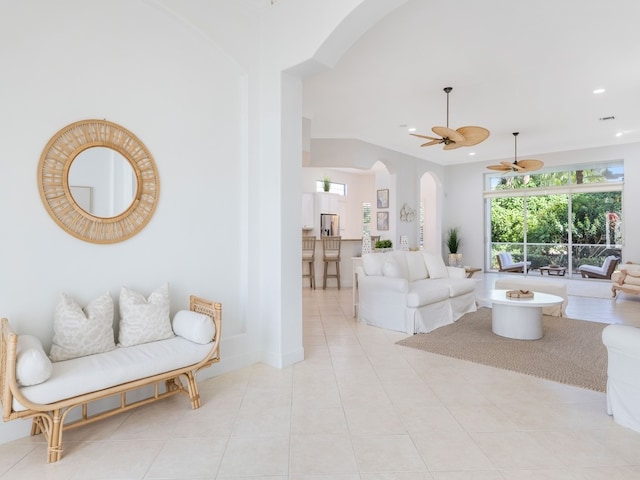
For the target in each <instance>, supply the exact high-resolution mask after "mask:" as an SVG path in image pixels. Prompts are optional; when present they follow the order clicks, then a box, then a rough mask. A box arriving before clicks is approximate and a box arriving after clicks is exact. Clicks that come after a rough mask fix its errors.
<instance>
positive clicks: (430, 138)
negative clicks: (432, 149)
mask: <svg viewBox="0 0 640 480" xmlns="http://www.w3.org/2000/svg"><path fill="white" fill-rule="evenodd" d="M409 135H413V136H414V137H419V138H426V139H427V140H441V139H440V138H435V137H428V136H427V135H419V134H417V133H410V134H409Z"/></svg>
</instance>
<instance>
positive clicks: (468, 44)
mask: <svg viewBox="0 0 640 480" xmlns="http://www.w3.org/2000/svg"><path fill="white" fill-rule="evenodd" d="M448 86H451V87H453V91H452V92H451V94H450V114H449V126H450V127H452V128H454V129H455V128H458V127H462V126H467V125H479V126H483V127H486V128H487V129H489V130H490V131H491V135H490V137H489V138H488V139H487V140H486V141H484V142H483V143H480V144H479V145H477V146H474V147H465V148H459V149H456V150H451V151H443V150H442V146H440V145H437V146H431V147H424V148H421V147H420V144H421V143H423V141H421V139H419V138H416V137H412V136H410V135H409V133H408V130H407V129H408V128H409V127H415V128H416V133H421V134H427V135H430V134H431V127H433V126H438V125H440V126H445V125H446V94H445V93H444V92H443V88H444V87H448ZM601 88H603V89H605V91H604V92H603V93H599V94H595V93H593V91H594V90H596V89H601ZM303 90H304V102H303V103H304V115H305V116H306V117H307V118H309V119H310V120H311V137H312V138H357V139H360V140H363V141H366V142H370V143H373V144H376V145H380V146H383V147H386V148H389V149H392V150H396V151H399V152H403V153H405V154H408V155H413V156H415V157H419V158H423V159H427V160H430V161H433V162H436V163H440V164H445V165H447V164H456V163H465V162H475V161H485V162H486V161H489V160H493V159H503V158H509V157H512V156H513V153H514V140H513V135H512V132H515V131H518V132H520V135H519V137H518V158H521V159H522V158H527V157H532V156H534V155H535V154H542V153H548V152H556V151H565V150H574V149H581V148H589V147H596V146H604V145H616V144H620V143H631V142H640V2H639V1H638V0H608V1H607V2H602V1H600V0H562V1H560V0H536V1H524V0H482V1H478V0H447V1H446V2H442V1H441V2H437V1H433V0H410V1H409V2H407V4H405V5H404V6H402V7H400V8H399V9H397V10H396V11H394V12H393V13H392V14H391V15H389V16H387V17H386V18H384V19H383V20H382V21H381V22H380V23H378V24H377V25H376V26H374V27H373V28H372V29H371V30H370V31H369V32H367V33H366V34H365V35H364V36H363V37H361V38H360V39H359V41H358V42H357V43H356V44H355V45H354V46H353V47H352V48H351V49H350V50H349V51H348V52H347V53H346V54H345V55H344V56H343V57H342V58H341V60H340V61H339V62H338V64H337V65H336V66H335V67H334V68H332V69H331V70H328V71H325V72H322V73H319V74H316V75H314V76H312V77H309V78H307V79H305V81H304V89H303ZM605 117H615V118H613V119H609V120H600V119H601V118H605ZM617 135H618V136H617ZM425 141H426V140H425ZM471 153H475V155H473V156H471V155H470V154H471ZM533 158H535V157H533ZM639 161H640V160H639Z"/></svg>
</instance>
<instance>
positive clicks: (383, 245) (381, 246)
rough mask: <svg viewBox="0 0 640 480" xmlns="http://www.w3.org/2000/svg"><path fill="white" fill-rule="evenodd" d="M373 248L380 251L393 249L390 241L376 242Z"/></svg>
mask: <svg viewBox="0 0 640 480" xmlns="http://www.w3.org/2000/svg"><path fill="white" fill-rule="evenodd" d="M374 248H375V249H376V250H382V251H385V250H391V249H392V248H393V243H392V242H391V240H377V241H376V244H375V245H374Z"/></svg>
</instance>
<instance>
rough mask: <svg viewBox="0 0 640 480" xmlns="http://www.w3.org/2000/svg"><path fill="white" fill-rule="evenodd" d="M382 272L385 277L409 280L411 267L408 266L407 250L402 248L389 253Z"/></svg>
mask: <svg viewBox="0 0 640 480" xmlns="http://www.w3.org/2000/svg"><path fill="white" fill-rule="evenodd" d="M382 274H383V275H384V276H385V277H392V278H404V279H406V280H408V279H409V267H408V266H407V259H406V257H405V252H404V251H402V250H396V251H393V252H391V253H389V255H388V256H387V259H386V260H385V262H384V265H383V266H382Z"/></svg>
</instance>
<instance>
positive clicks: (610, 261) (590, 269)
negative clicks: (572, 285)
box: [578, 255, 620, 280]
mask: <svg viewBox="0 0 640 480" xmlns="http://www.w3.org/2000/svg"><path fill="white" fill-rule="evenodd" d="M619 261H620V259H619V258H618V257H616V256H615V255H609V256H608V257H607V258H605V259H604V262H602V265H601V266H599V267H598V266H596V265H581V266H580V267H578V271H579V272H580V274H581V275H582V278H604V279H607V280H608V279H610V278H611V274H612V273H613V271H614V270H615V269H616V266H617V265H618V262H619Z"/></svg>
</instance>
